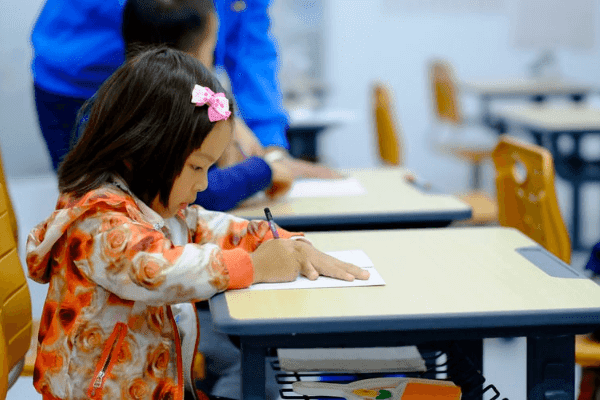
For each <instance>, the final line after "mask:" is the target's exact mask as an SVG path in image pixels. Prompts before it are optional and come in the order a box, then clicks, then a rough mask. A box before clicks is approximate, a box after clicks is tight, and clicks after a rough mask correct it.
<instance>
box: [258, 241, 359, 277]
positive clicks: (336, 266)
mask: <svg viewBox="0 0 600 400" xmlns="http://www.w3.org/2000/svg"><path fill="white" fill-rule="evenodd" d="M250 256H251V257H252V263H253V265H254V283H260V282H271V283H272V282H291V281H294V280H296V278H298V275H300V274H302V275H304V276H306V277H307V278H308V279H311V280H315V279H317V278H318V277H319V275H324V276H330V277H332V278H336V279H342V280H346V281H352V280H354V279H355V278H356V279H369V273H368V272H367V271H365V270H363V269H362V268H359V267H357V266H356V265H354V264H349V263H347V262H344V261H341V260H338V259H337V258H335V257H331V256H329V255H327V254H325V253H323V252H321V251H319V250H317V249H316V248H314V247H313V245H312V244H310V243H308V242H306V241H302V240H290V239H273V240H269V241H267V242H265V243H263V244H261V245H260V246H259V247H258V248H257V249H256V250H255V251H254V252H253V253H251V254H250Z"/></svg>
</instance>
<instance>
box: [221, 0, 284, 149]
mask: <svg viewBox="0 0 600 400" xmlns="http://www.w3.org/2000/svg"><path fill="white" fill-rule="evenodd" d="M269 3H270V1H269V0H252V1H246V4H247V6H246V7H245V9H243V10H241V11H235V10H234V9H233V8H232V7H231V1H229V0H215V5H216V8H217V13H218V15H219V19H220V24H221V26H220V29H219V36H218V39H217V46H216V49H215V63H216V64H217V65H220V66H223V67H224V68H225V70H226V71H227V75H228V76H229V80H230V81H231V86H232V91H233V93H234V95H235V98H236V102H237V105H238V107H239V110H240V115H241V117H242V118H243V119H244V121H245V122H246V124H247V125H248V127H249V128H250V129H251V130H252V131H253V132H254V134H255V135H256V136H257V137H258V139H259V140H260V142H261V143H262V145H263V146H265V147H268V146H280V147H284V148H286V149H287V148H288V147H289V145H288V141H287V138H286V135H285V132H286V129H287V126H288V115H287V113H286V112H285V110H284V108H283V99H282V93H281V88H280V86H279V77H278V65H279V57H278V53H277V49H276V47H275V42H274V40H273V38H272V37H271V34H270V30H269V27H270V20H269V14H268V8H269Z"/></svg>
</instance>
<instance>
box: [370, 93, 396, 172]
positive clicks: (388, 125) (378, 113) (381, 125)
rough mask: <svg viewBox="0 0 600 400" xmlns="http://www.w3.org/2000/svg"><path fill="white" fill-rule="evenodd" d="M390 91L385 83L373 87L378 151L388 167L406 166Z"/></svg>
mask: <svg viewBox="0 0 600 400" xmlns="http://www.w3.org/2000/svg"><path fill="white" fill-rule="evenodd" d="M394 110H395V108H394V105H393V102H392V95H391V92H390V89H389V88H388V87H387V86H386V85H385V84H383V83H375V84H374V85H373V116H374V120H375V132H376V136H377V149H378V151H379V157H380V158H381V161H382V162H383V163H384V164H386V165H396V166H401V165H404V151H403V150H404V149H403V146H402V144H401V142H400V141H401V132H400V128H399V126H398V122H397V119H396V113H395V112H394Z"/></svg>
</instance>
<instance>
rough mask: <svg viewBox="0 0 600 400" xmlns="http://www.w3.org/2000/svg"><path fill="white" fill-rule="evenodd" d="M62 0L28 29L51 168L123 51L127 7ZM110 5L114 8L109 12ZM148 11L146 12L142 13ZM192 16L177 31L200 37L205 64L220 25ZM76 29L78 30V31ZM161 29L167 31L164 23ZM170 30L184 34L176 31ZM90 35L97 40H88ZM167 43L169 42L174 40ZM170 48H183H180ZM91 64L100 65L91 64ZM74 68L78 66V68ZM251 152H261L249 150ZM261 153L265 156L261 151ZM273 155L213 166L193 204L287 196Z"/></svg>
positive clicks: (286, 175) (283, 172) (219, 207)
mask: <svg viewBox="0 0 600 400" xmlns="http://www.w3.org/2000/svg"><path fill="white" fill-rule="evenodd" d="M204 3H205V4H208V5H209V6H207V7H206V8H207V9H209V10H212V11H211V14H214V11H215V10H214V6H213V5H212V3H211V0H207V1H205V2H204ZM64 4H65V2H64V1H62V2H60V1H55V0H48V2H47V3H46V5H45V7H44V9H43V10H42V13H41V14H40V17H39V18H38V21H37V23H36V25H35V28H34V31H33V33H32V42H33V44H34V48H35V49H36V53H35V57H34V62H33V71H34V79H35V85H34V86H35V98H36V107H37V110H38V116H39V120H40V127H41V129H42V133H43V136H44V139H45V141H46V143H47V146H48V150H49V152H50V155H51V159H52V165H53V167H54V168H55V169H56V168H57V167H58V165H59V163H60V160H61V158H62V157H63V156H64V155H65V154H66V152H67V151H68V149H69V144H70V142H71V140H72V139H71V133H72V131H73V126H74V124H76V121H77V117H76V115H77V111H78V109H79V108H80V107H81V106H82V105H83V104H84V102H85V101H86V99H87V98H88V97H90V96H91V95H93V91H92V90H93V88H94V87H95V86H96V85H98V86H99V85H100V84H101V82H102V81H103V80H104V78H105V76H108V75H110V72H111V71H112V70H113V69H116V67H117V66H118V64H119V63H120V62H121V60H122V59H123V57H124V54H125V50H124V49H125V43H124V40H123V38H122V36H121V34H120V33H119V34H117V35H115V34H114V31H115V30H117V31H118V32H120V31H121V29H122V23H123V21H122V14H123V12H122V10H121V7H124V6H125V1H124V0H120V1H113V2H110V1H109V2H108V3H106V4H107V6H101V5H100V4H97V5H95V6H90V5H89V4H90V2H87V3H86V4H87V6H85V5H81V4H72V5H71V6H72V7H67V8H61V7H55V6H58V5H64ZM111 9H113V12H110V10H111ZM77 14H80V16H79V18H77V17H76V15H77ZM146 15H150V14H148V13H146ZM188 17H189V16H188ZM195 17H196V20H192V21H187V22H186V21H183V22H182V23H183V25H182V27H181V29H184V30H188V31H189V32H188V33H187V34H186V35H187V36H190V37H196V36H197V37H198V38H201V39H202V40H200V39H197V41H198V44H200V42H202V43H201V44H202V46H200V48H201V51H202V54H199V55H198V56H199V58H200V59H201V61H203V62H204V63H205V64H208V63H210V65H212V60H213V58H212V53H213V51H214V47H215V42H216V34H217V27H216V24H217V23H218V22H216V21H217V20H216V16H213V19H215V21H212V20H211V21H210V22H211V25H210V26H207V28H210V30H209V29H206V30H205V29H204V28H205V27H204V25H203V24H204V22H203V21H204V20H203V19H202V18H199V16H198V15H195ZM93 18H101V19H102V20H103V21H104V23H101V24H92V23H91V22H87V23H85V21H87V20H91V19H93ZM50 20H55V21H57V24H50V23H49V22H48V21H50ZM69 22H70V24H71V25H72V26H71V29H67V28H66V27H67V26H69ZM154 22H156V21H154ZM186 24H187V25H186ZM102 27H105V28H104V29H103V28H102ZM96 28H99V30H98V32H96V31H95V30H94V29H96ZM78 29H79V33H77V32H78ZM161 29H162V31H165V28H164V27H162V28H161ZM169 29H170V28H169ZM68 30H71V31H73V32H72V35H68V34H66V32H63V31H68ZM87 30H90V31H93V32H94V34H89V35H87ZM149 31H150V29H145V30H143V34H146V33H147V32H149ZM61 32H62V34H61ZM173 34H177V35H180V36H183V34H182V33H178V32H174V33H173ZM86 35H87V36H86ZM130 36H131V35H130ZM78 37H81V38H80V40H77V38H78ZM93 38H95V40H93V41H92V40H91V39H93ZM86 39H87V40H86ZM86 41H89V42H90V43H87V44H88V46H82V43H85V42H86ZM53 42H56V43H60V49H61V52H59V53H60V57H59V58H61V59H62V60H63V63H64V60H74V61H75V62H74V63H73V64H74V66H75V67H74V68H65V66H64V65H62V66H61V63H60V62H58V61H57V60H56V59H54V58H53V57H55V56H56V53H55V52H53V51H52V47H53V46H51V44H52V43H53ZM146 43H154V44H159V43H165V41H162V40H159V38H157V37H150V36H148V40H146ZM100 44H102V45H100ZM166 44H169V45H171V44H172V43H166ZM79 46H82V48H83V49H85V50H86V51H83V50H82V53H80V54H78V53H77V51H75V49H77V48H78V47H79ZM94 46H98V47H99V48H100V49H102V51H97V52H94V51H89V50H90V49H91V48H93V47H94ZM174 47H177V48H181V47H182V46H174ZM196 47H198V46H196ZM183 50H185V49H183ZM77 57H81V58H83V57H89V59H90V60H91V63H90V65H86V64H88V63H86V62H85V60H78V59H77ZM93 64H96V65H98V67H97V68H93V67H92V65H93ZM78 66H81V67H80V68H78ZM100 66H102V67H100ZM61 68H64V70H65V71H64V73H58V72H59V71H60V69H61ZM88 109H89V107H88ZM238 121H239V120H238ZM237 125H238V128H239V130H243V129H247V128H245V125H244V124H243V122H242V121H239V122H238V123H237ZM249 149H251V147H250V148H249ZM242 152H243V150H242ZM252 153H254V154H257V153H259V152H258V151H253V152H252ZM260 155H261V156H265V154H264V153H262V154H260ZM274 155H276V154H270V155H269V156H265V157H256V156H253V157H249V158H247V159H245V160H239V159H238V160H236V161H237V162H239V163H236V165H235V166H231V167H227V168H223V169H221V168H216V167H215V168H211V171H210V173H209V182H210V184H209V188H208V189H207V190H206V191H204V192H201V193H199V194H198V198H197V201H196V203H197V204H200V205H202V206H204V207H206V208H208V209H212V210H216V211H227V210H230V209H232V208H234V207H236V206H237V205H238V204H239V203H240V202H242V201H243V200H245V199H246V198H248V197H250V196H252V195H253V194H255V193H257V192H259V191H262V190H266V193H267V195H268V196H270V197H272V198H275V197H278V196H281V195H283V194H285V193H286V192H287V190H289V188H290V187H291V183H292V180H293V175H292V174H291V172H290V171H289V167H287V166H286V165H285V163H284V162H283V160H281V159H280V160H277V157H273V156H274Z"/></svg>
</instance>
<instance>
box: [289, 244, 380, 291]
mask: <svg viewBox="0 0 600 400" xmlns="http://www.w3.org/2000/svg"><path fill="white" fill-rule="evenodd" d="M296 242H297V246H299V248H298V250H299V251H300V253H301V254H303V255H304V257H305V258H304V260H303V262H301V265H302V268H301V269H300V273H301V274H302V275H304V276H305V277H307V278H308V279H310V280H312V281H314V280H315V279H317V278H318V277H319V275H323V276H329V277H331V278H335V279H341V280H344V281H353V280H354V279H360V280H367V279H369V276H370V274H369V272H368V271H365V270H364V269H362V268H360V267H357V266H356V265H354V264H350V263H347V262H344V261H341V260H338V259H337V258H335V257H332V256H330V255H329V254H325V253H323V252H322V251H319V250H317V249H316V248H315V247H314V246H313V245H312V244H310V243H308V242H306V241H303V240H297V241H296Z"/></svg>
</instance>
